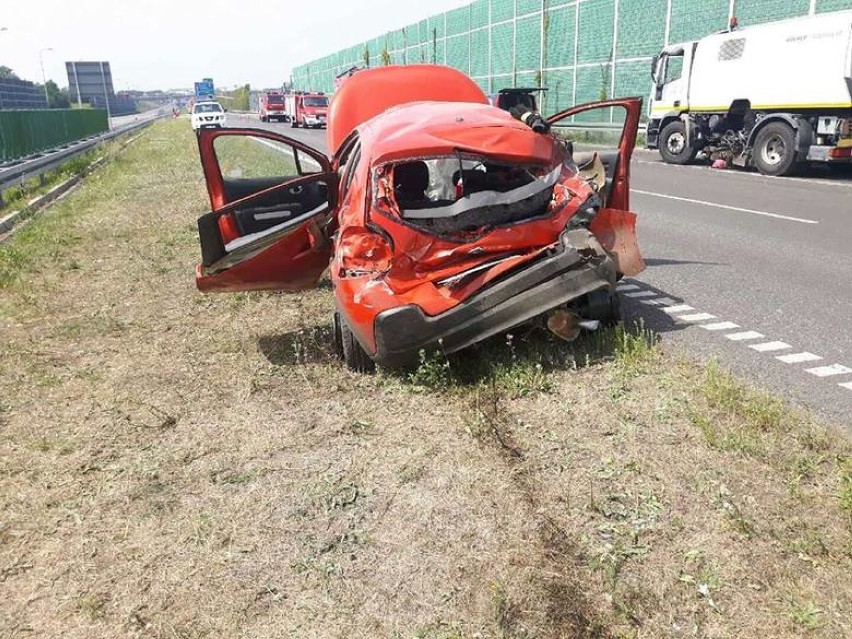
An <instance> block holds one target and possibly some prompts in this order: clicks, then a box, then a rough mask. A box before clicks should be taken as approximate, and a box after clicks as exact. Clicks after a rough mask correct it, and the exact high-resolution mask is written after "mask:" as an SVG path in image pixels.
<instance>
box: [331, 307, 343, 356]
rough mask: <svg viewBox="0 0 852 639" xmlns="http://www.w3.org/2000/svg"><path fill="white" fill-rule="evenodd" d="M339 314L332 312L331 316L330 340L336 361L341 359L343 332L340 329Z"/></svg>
mask: <svg viewBox="0 0 852 639" xmlns="http://www.w3.org/2000/svg"><path fill="white" fill-rule="evenodd" d="M340 324H341V320H340V313H339V312H338V311H334V313H333V314H332V316H331V339H332V347H333V349H334V354H335V355H336V356H337V358H338V359H343V332H342V331H341V329H340Z"/></svg>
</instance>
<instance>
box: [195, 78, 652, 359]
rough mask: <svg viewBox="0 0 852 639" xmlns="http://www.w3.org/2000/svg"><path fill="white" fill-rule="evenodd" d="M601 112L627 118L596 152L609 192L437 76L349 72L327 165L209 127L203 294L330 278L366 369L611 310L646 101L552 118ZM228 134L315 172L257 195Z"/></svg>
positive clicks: (633, 256) (456, 82)
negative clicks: (222, 146)
mask: <svg viewBox="0 0 852 639" xmlns="http://www.w3.org/2000/svg"><path fill="white" fill-rule="evenodd" d="M594 109H602V110H605V112H606V113H609V111H608V110H611V109H619V110H621V111H623V113H624V122H625V124H624V132H623V134H622V137H621V140H620V143H619V146H618V148H617V149H615V150H614V151H612V152H610V153H602V154H599V155H598V156H596V157H595V158H593V159H595V160H598V162H597V164H596V166H598V167H600V168H601V169H602V170H604V171H605V172H606V175H605V178H604V176H602V175H599V176H598V177H599V180H598V181H597V187H598V188H596V186H595V185H594V184H593V182H594V181H592V180H590V179H588V175H586V174H584V173H583V172H582V171H580V170H579V169H578V167H577V166H576V163H575V162H574V156H573V153H572V148H571V145H570V144H568V143H566V142H565V141H563V140H562V139H560V138H559V137H557V136H555V135H554V134H553V133H551V132H547V133H536V132H534V131H533V130H532V129H531V128H529V127H528V126H526V125H525V124H523V123H522V122H520V121H519V120H517V119H515V118H513V117H512V116H511V115H509V114H508V113H507V112H505V111H503V110H501V109H498V108H496V107H493V106H491V105H489V104H488V101H487V98H486V96H485V95H484V94H483V92H482V91H481V89H480V88H479V87H478V86H477V85H476V84H475V83H474V82H473V81H472V80H471V79H470V78H468V77H467V76H465V75H464V74H461V73H459V72H458V71H455V70H453V69H449V68H447V67H440V66H434V65H413V66H405V67H384V68H381V69H371V70H364V71H361V72H359V73H357V74H355V75H354V76H353V77H351V78H349V80H348V81H347V82H346V83H345V84H343V85H342V86H341V88H340V90H339V91H338V93H337V94H336V95H335V97H334V100H333V101H332V104H331V109H330V113H329V125H328V131H327V139H328V147H329V151H330V153H331V154H332V159H331V161H329V160H328V159H327V158H325V156H324V155H323V154H321V153H318V152H316V151H313V150H311V149H310V148H308V147H307V146H306V145H304V144H303V143H301V142H298V141H296V140H290V139H286V138H282V137H281V136H277V135H275V134H274V133H270V132H268V131H260V130H252V129H245V130H241V129H223V130H221V131H202V132H200V133H199V135H198V141H199V149H200V152H201V159H202V165H203V167H204V171H205V175H206V178H207V184H208V191H209V193H210V200H211V204H212V209H213V210H212V211H211V212H210V213H208V214H206V215H204V216H202V218H200V219H199V232H200V235H201V244H202V258H203V260H202V264H200V265H199V266H198V268H197V273H196V275H197V283H198V286H199V288H200V289H201V290H203V291H236V290H249V289H253V290H258V289H266V290H269V289H273V290H303V289H305V288H309V287H311V286H313V285H315V284H316V282H317V281H318V280H319V279H320V277H321V275H322V273H323V272H324V271H325V269H326V268H329V270H330V277H331V281H332V284H333V287H334V295H335V306H336V312H335V339H336V341H337V343H338V346H339V348H340V350H341V352H342V353H343V354H344V355H345V357H346V360H347V363H348V364H349V365H350V367H352V368H355V369H359V370H364V369H368V368H370V366H371V365H372V364H373V363H374V362H378V363H381V364H384V365H389V366H397V365H407V364H410V363H411V362H412V361H414V360H416V357H417V355H418V353H419V352H420V351H421V350H422V349H430V348H435V347H440V348H442V349H443V350H444V351H445V352H452V351H456V350H459V349H462V348H464V347H466V346H469V345H471V344H474V343H476V342H479V341H481V340H483V339H485V338H487V337H489V336H491V335H495V334H497V333H500V332H502V331H506V330H508V329H511V328H512V327H514V326H517V325H519V324H522V323H525V322H528V321H530V320H532V319H534V318H536V317H538V316H542V315H544V314H547V313H548V312H551V311H554V310H558V309H566V308H567V309H579V308H581V307H584V308H586V309H588V308H590V307H591V306H594V305H592V304H590V300H591V299H592V298H593V297H594V298H595V299H596V300H597V302H596V303H597V305H598V306H600V304H599V302H600V300H601V299H604V300H605V302H606V304H604V306H605V307H606V308H607V309H609V310H607V311H605V312H604V313H603V315H607V313H608V312H609V311H611V309H612V304H613V302H614V301H617V298H616V293H615V284H616V281H617V279H618V278H619V277H621V276H622V275H633V274H636V273H638V272H640V271H641V270H642V269H643V268H644V264H643V262H642V258H641V256H640V255H639V251H638V247H637V244H636V236H635V215H634V214H633V213H631V212H630V210H629V171H630V156H631V153H632V149H633V147H634V145H635V140H636V131H637V128H638V120H639V113H640V110H641V100H640V99H639V98H629V99H624V100H612V101H607V102H601V103H595V104H591V105H582V106H579V107H574V108H572V109H568V110H566V111H563V112H561V113H559V114H556V115H554V116H552V117H551V118H549V121H550V122H551V123H552V124H556V123H558V122H559V121H561V120H564V119H565V118H570V117H572V116H574V115H577V114H582V113H584V112H587V111H590V110H594ZM222 136H249V137H251V138H254V139H256V140H258V141H261V143H267V144H268V141H269V140H277V141H278V142H282V143H286V144H288V145H290V148H291V149H292V153H293V155H294V157H303V156H307V157H308V158H311V161H312V162H313V163H315V167H319V170H318V171H316V172H314V173H307V172H305V171H301V170H300V171H299V173H300V174H301V175H299V176H297V177H291V178H284V177H282V178H281V179H280V180H279V181H278V182H273V181H270V182H266V183H263V184H253V185H249V186H254V187H256V188H257V190H255V191H253V192H252V191H251V190H250V189H249V190H247V189H246V188H245V185H242V186H241V185H240V184H237V181H235V180H229V179H226V178H223V176H222V171H221V167H220V166H219V161H218V159H217V155H216V149H215V147H214V143H215V141H216V140H217V139H219V138H220V137H222ZM455 162H457V163H458V164H457V166H456V165H455V164H454V163H455ZM300 164H301V166H304V162H302V163H300ZM601 185H602V188H600V187H601ZM261 187H262V188H261ZM288 194H289V195H288ZM297 196H298V197H300V198H302V200H301V204H299V205H298V206H297V203H296V202H295V199H297ZM288 198H289V200H288ZM311 198H313V199H311ZM320 200H322V201H320ZM276 207H278V209H281V208H288V209H292V210H295V213H294V214H293V215H292V216H290V217H289V218H288V219H285V221H283V222H282V223H281V224H276V225H274V226H272V227H270V228H267V229H265V230H263V231H261V232H259V233H255V234H252V233H246V231H247V230H250V228H247V227H246V224H245V220H246V212H247V211H248V212H249V213H248V215H251V213H250V212H251V211H252V210H260V211H269V210H270V209H275V208H276ZM300 211H301V212H302V213H301V214H300V213H299V212H300ZM264 214H265V213H264ZM602 296H603V297H602ZM591 315H592V316H594V315H595V313H594V312H592V313H591ZM603 319H610V317H604V318H603Z"/></svg>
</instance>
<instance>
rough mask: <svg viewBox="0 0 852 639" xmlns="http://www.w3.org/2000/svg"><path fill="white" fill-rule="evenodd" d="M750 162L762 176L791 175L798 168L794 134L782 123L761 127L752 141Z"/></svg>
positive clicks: (788, 126) (790, 128) (791, 128)
mask: <svg viewBox="0 0 852 639" xmlns="http://www.w3.org/2000/svg"><path fill="white" fill-rule="evenodd" d="M751 157H752V161H753V162H754V165H755V166H756V167H757V170H758V171H760V172H761V173H763V175H792V174H793V173H795V172H796V170H797V169H798V168H799V167H800V163H799V162H796V132H795V131H793V127H791V126H790V125H789V124H785V123H784V122H771V123H769V124H767V125H766V126H765V127H763V128H762V129H761V130H760V132H759V133H758V134H757V139H756V140H755V141H754V149H753V150H752V152H751Z"/></svg>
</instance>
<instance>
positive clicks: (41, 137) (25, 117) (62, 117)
mask: <svg viewBox="0 0 852 639" xmlns="http://www.w3.org/2000/svg"><path fill="white" fill-rule="evenodd" d="M108 129H109V126H108V123H107V112H106V111H105V110H104V109H42V110H32V111H0V162H7V161H9V160H14V159H17V158H21V157H24V156H27V155H31V154H33V153H38V152H39V151H47V150H48V149H53V148H55V147H57V146H61V145H63V144H68V143H69V142H74V141H76V140H80V139H82V138H87V137H89V136H91V135H97V134H99V133H103V132H105V131H107V130H108Z"/></svg>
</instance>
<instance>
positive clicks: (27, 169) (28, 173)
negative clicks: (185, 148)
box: [0, 113, 166, 208]
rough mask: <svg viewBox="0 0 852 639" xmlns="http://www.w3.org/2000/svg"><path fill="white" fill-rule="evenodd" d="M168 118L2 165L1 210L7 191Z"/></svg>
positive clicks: (142, 123)
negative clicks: (99, 146)
mask: <svg viewBox="0 0 852 639" xmlns="http://www.w3.org/2000/svg"><path fill="white" fill-rule="evenodd" d="M165 115H166V114H165V113H160V114H157V115H155V116H153V117H150V118H147V119H144V120H139V121H138V122H132V123H130V124H127V125H124V126H121V127H118V128H116V129H113V130H112V131H107V132H106V133H103V134H101V135H98V136H93V137H89V138H84V139H82V140H78V141H77V142H75V143H73V144H68V145H65V146H62V147H59V148H57V149H55V150H53V151H50V152H45V153H39V154H36V155H33V156H29V157H26V158H22V159H20V160H17V161H15V162H8V163H6V164H0V208H2V206H3V192H4V191H6V190H7V189H10V188H13V187H16V186H20V185H21V184H22V183H23V182H25V181H26V180H29V179H32V178H34V177H39V176H41V175H44V174H45V173H47V172H48V171H51V170H53V169H55V168H57V167H59V166H61V165H63V164H65V163H66V162H68V161H69V160H70V159H72V158H74V157H77V156H78V155H82V154H83V153H85V152H86V151H89V150H90V149H92V148H94V147H96V146H98V145H99V144H101V143H103V142H106V141H108V140H112V139H113V138H116V137H118V136H120V135H124V134H126V133H130V132H132V131H136V130H137V129H141V128H143V127H146V126H148V125H149V124H152V123H153V122H155V121H156V120H158V119H160V118H162V117H164V116H165Z"/></svg>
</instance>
